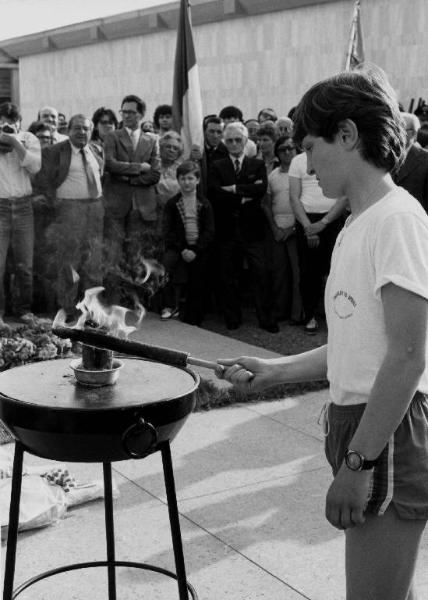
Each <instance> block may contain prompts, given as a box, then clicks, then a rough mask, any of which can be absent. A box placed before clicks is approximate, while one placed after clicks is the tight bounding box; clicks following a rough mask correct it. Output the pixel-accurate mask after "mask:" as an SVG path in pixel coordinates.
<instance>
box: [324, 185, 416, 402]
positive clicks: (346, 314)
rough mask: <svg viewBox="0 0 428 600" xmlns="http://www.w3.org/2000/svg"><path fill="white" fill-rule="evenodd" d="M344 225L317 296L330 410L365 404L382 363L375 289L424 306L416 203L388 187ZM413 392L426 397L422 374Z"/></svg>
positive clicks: (382, 333)
mask: <svg viewBox="0 0 428 600" xmlns="http://www.w3.org/2000/svg"><path fill="white" fill-rule="evenodd" d="M350 219H351V217H350V218H349V219H348V221H347V224H346V225H345V227H344V228H343V229H342V231H341V232H340V233H339V235H338V237H337V240H336V245H335V248H334V251H333V255H332V260H331V271H330V275H329V277H328V280H327V286H326V290H325V307H326V316H327V324H328V352H327V366H328V374H327V377H328V379H329V381H330V395H331V400H332V401H333V402H334V403H336V404H358V403H364V402H367V400H368V397H369V394H370V392H371V389H372V387H373V384H374V380H375V378H376V375H377V373H378V371H379V368H380V366H381V364H382V361H383V359H384V357H385V354H386V350H387V338H386V331H385V322H384V312H383V305H382V300H381V288H382V287H383V286H384V285H386V284H388V283H393V284H394V285H397V286H398V287H401V288H403V289H406V290H409V291H411V292H414V293H415V294H418V295H419V296H422V297H423V298H426V299H427V300H428V216H427V214H426V213H425V211H424V210H423V208H422V206H421V205H420V204H419V202H417V200H415V199H414V198H413V197H412V196H410V194H408V192H406V191H405V190H404V189H402V188H399V187H396V188H395V189H394V190H393V191H392V192H390V193H389V194H387V195H386V196H384V198H382V199H381V200H379V201H378V202H376V203H375V204H373V205H372V206H370V207H369V208H368V209H366V210H365V211H364V212H363V213H361V214H360V215H359V216H358V217H357V218H356V219H355V221H352V220H350ZM427 359H428V356H427ZM427 365H428V360H427ZM418 389H419V391H421V392H423V393H425V394H426V393H428V367H427V369H426V370H425V373H424V374H423V375H422V377H421V379H420V382H419V386H418Z"/></svg>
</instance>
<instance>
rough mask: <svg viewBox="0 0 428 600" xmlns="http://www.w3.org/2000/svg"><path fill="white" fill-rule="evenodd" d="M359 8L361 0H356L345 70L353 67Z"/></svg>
mask: <svg viewBox="0 0 428 600" xmlns="http://www.w3.org/2000/svg"><path fill="white" fill-rule="evenodd" d="M359 8H360V0H355V4H354V11H353V14H352V23H351V32H350V35H349V45H348V52H347V54H346V61H345V71H349V70H350V68H351V56H352V46H353V45H354V40H355V33H356V27H357V19H358V11H359Z"/></svg>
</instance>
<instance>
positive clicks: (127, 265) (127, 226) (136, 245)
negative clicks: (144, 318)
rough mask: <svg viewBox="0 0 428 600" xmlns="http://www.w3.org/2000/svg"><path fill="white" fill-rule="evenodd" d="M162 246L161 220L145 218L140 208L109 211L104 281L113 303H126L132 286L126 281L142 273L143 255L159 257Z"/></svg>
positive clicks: (105, 243) (106, 221)
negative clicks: (123, 212) (119, 213)
mask: <svg viewBox="0 0 428 600" xmlns="http://www.w3.org/2000/svg"><path fill="white" fill-rule="evenodd" d="M160 247H161V239H160V235H159V228H158V223H157V221H145V220H144V219H143V218H142V216H141V213H140V212H139V211H138V210H136V209H133V210H131V211H130V212H129V213H128V214H127V215H125V216H124V217H121V218H118V217H115V216H114V215H112V214H111V213H110V212H108V211H107V213H106V216H105V221H104V265H105V268H104V285H105V287H106V296H107V298H108V300H109V302H110V303H112V304H121V303H123V301H124V297H126V295H127V289H128V288H127V284H126V281H127V280H128V279H131V280H134V279H137V277H141V272H140V271H141V270H142V269H144V266H143V259H149V258H150V259H151V258H156V259H159V258H160V256H159V248H160ZM145 300H147V299H145Z"/></svg>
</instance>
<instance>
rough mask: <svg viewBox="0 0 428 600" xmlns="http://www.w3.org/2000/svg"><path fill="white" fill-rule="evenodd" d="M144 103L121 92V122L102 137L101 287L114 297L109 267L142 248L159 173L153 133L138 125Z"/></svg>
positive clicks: (153, 220) (153, 215)
mask: <svg viewBox="0 0 428 600" xmlns="http://www.w3.org/2000/svg"><path fill="white" fill-rule="evenodd" d="M145 111H146V105H145V103H144V102H143V100H141V98H139V97H138V96H134V95H129V96H125V98H124V99H123V101H122V107H121V110H120V114H121V115H122V119H123V127H122V128H121V129H117V130H116V131H112V132H111V133H109V134H108V135H107V137H106V139H105V143H104V149H105V169H106V177H105V182H104V196H105V208H106V221H105V230H104V236H105V240H106V247H107V249H108V252H107V257H106V260H107V262H108V264H109V265H111V269H112V274H111V275H110V277H109V278H108V279H109V281H108V282H107V287H108V288H109V289H110V291H111V292H112V294H113V296H116V297H115V301H118V298H117V294H115V291H116V292H117V283H119V282H118V281H117V280H115V276H114V271H115V269H117V267H118V265H119V264H120V263H121V262H122V261H123V259H125V263H126V264H128V263H129V260H130V258H131V257H134V258H135V256H136V255H138V254H141V253H142V244H143V243H144V238H145V236H149V237H150V236H151V235H152V234H153V232H154V231H155V230H156V226H157V218H158V209H157V200H156V190H155V184H156V183H157V182H158V181H159V177H160V157H159V147H158V141H157V138H156V136H153V135H152V134H148V133H144V132H143V131H142V130H141V124H142V122H143V118H144V114H145Z"/></svg>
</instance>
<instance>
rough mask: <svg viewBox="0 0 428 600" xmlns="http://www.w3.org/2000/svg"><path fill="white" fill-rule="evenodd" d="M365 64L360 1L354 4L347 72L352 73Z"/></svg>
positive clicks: (347, 55)
mask: <svg viewBox="0 0 428 600" xmlns="http://www.w3.org/2000/svg"><path fill="white" fill-rule="evenodd" d="M363 62H364V46H363V34H362V29H361V15H360V0H356V1H355V4H354V13H353V15H352V23H351V31H350V34H349V46H348V52H347V54H346V61H345V71H352V70H353V69H355V68H356V67H358V65H361V64H362V63H363Z"/></svg>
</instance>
